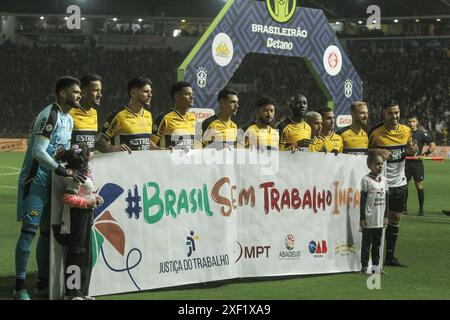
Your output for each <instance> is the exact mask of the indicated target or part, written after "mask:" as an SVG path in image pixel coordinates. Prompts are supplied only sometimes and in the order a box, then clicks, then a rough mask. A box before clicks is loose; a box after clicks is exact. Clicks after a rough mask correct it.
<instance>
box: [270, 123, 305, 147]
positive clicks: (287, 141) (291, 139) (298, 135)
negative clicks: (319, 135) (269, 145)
mask: <svg viewBox="0 0 450 320" xmlns="http://www.w3.org/2000/svg"><path fill="white" fill-rule="evenodd" d="M277 129H278V132H279V134H280V147H279V148H280V150H282V151H285V150H290V148H291V147H292V146H296V145H297V142H298V141H300V140H303V139H311V127H310V126H309V124H307V123H306V122H305V121H304V120H302V121H300V122H295V121H294V120H292V119H291V118H287V119H285V120H283V121H281V122H280V123H279V124H278V125H277ZM302 151H306V148H302Z"/></svg>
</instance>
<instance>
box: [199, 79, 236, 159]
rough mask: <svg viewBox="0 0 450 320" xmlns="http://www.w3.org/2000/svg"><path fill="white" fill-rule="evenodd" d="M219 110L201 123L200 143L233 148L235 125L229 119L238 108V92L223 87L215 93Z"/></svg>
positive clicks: (234, 144)
mask: <svg viewBox="0 0 450 320" xmlns="http://www.w3.org/2000/svg"><path fill="white" fill-rule="evenodd" d="M217 98H218V101H219V112H218V113H217V114H216V115H213V116H211V117H209V118H208V119H205V120H204V121H203V123H202V143H203V147H204V148H215V149H217V150H220V149H223V148H224V147H229V148H235V147H236V143H237V125H236V123H234V122H233V120H231V116H233V115H236V113H237V111H238V109H239V97H238V93H237V92H236V91H235V90H233V89H230V88H224V89H222V90H220V91H219V93H218V95H217Z"/></svg>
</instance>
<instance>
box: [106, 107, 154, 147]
mask: <svg viewBox="0 0 450 320" xmlns="http://www.w3.org/2000/svg"><path fill="white" fill-rule="evenodd" d="M152 124H153V120H152V114H151V113H150V111H148V110H145V109H142V110H141V111H140V112H139V114H136V113H134V112H133V111H131V110H130V109H129V108H128V107H127V106H124V107H123V108H122V109H120V110H117V111H113V112H112V113H111V114H110V115H109V117H108V120H107V121H106V122H105V125H104V126H103V128H102V130H101V134H102V135H103V136H104V137H106V138H107V139H108V140H109V141H111V144H114V145H120V144H126V145H127V146H128V147H129V148H130V149H131V150H150V138H151V132H152Z"/></svg>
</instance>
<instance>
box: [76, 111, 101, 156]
mask: <svg viewBox="0 0 450 320" xmlns="http://www.w3.org/2000/svg"><path fill="white" fill-rule="evenodd" d="M69 114H70V116H71V117H72V118H73V131H72V139H71V144H72V145H73V144H77V143H80V142H84V143H86V144H87V146H88V148H89V151H91V152H93V151H94V146H95V136H96V135H97V132H98V120H97V110H95V109H94V108H90V109H89V110H84V109H83V108H72V109H70V110H69Z"/></svg>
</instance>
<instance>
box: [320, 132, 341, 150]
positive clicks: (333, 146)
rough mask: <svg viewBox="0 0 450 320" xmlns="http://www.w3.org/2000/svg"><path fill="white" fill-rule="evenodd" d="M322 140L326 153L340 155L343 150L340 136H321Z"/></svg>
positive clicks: (334, 134) (332, 134)
mask: <svg viewBox="0 0 450 320" xmlns="http://www.w3.org/2000/svg"><path fill="white" fill-rule="evenodd" d="M322 140H323V143H324V146H325V151H326V152H338V153H341V152H342V149H343V148H344V146H343V143H342V138H341V136H340V135H338V134H336V133H335V132H332V133H331V134H330V135H328V136H322Z"/></svg>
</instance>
